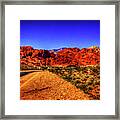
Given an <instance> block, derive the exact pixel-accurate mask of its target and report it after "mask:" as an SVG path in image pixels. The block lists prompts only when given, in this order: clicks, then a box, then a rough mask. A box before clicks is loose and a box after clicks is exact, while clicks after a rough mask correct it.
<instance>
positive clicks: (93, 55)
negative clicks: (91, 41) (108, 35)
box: [20, 46, 100, 67]
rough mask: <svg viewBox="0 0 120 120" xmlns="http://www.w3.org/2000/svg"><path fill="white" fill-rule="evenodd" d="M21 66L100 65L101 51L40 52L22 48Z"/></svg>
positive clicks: (86, 49) (91, 49)
mask: <svg viewBox="0 0 120 120" xmlns="http://www.w3.org/2000/svg"><path fill="white" fill-rule="evenodd" d="M20 64H21V65H27V66H30V67H37V66H81V65H82V66H86V65H98V64H100V49H99V48H97V47H91V48H83V49H81V50H80V49H79V48H64V49H61V50H59V51H57V52H54V51H52V50H50V51H48V50H38V49H33V48H32V47H31V46H22V47H20Z"/></svg>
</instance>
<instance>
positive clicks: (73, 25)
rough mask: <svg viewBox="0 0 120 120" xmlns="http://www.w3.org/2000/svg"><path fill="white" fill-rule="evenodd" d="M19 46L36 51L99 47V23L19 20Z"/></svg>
mask: <svg viewBox="0 0 120 120" xmlns="http://www.w3.org/2000/svg"><path fill="white" fill-rule="evenodd" d="M20 45H21V46H32V47H33V48H37V49H58V48H62V47H78V48H86V47H90V46H93V45H96V46H100V21H99V20H20Z"/></svg>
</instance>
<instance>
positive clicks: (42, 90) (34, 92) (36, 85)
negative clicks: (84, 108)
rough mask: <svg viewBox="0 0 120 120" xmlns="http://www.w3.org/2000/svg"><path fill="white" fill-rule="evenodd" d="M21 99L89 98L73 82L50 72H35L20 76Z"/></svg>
mask: <svg viewBox="0 0 120 120" xmlns="http://www.w3.org/2000/svg"><path fill="white" fill-rule="evenodd" d="M20 99H21V100H89V97H88V96H87V95H86V94H85V93H84V92H83V91H80V90H79V89H77V88H76V87H75V86H74V85H72V84H71V83H69V82H67V81H65V80H63V79H61V78H59V77H58V76H57V75H55V74H53V73H51V72H49V71H42V72H33V73H30V74H28V75H25V76H22V77H21V78H20Z"/></svg>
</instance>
